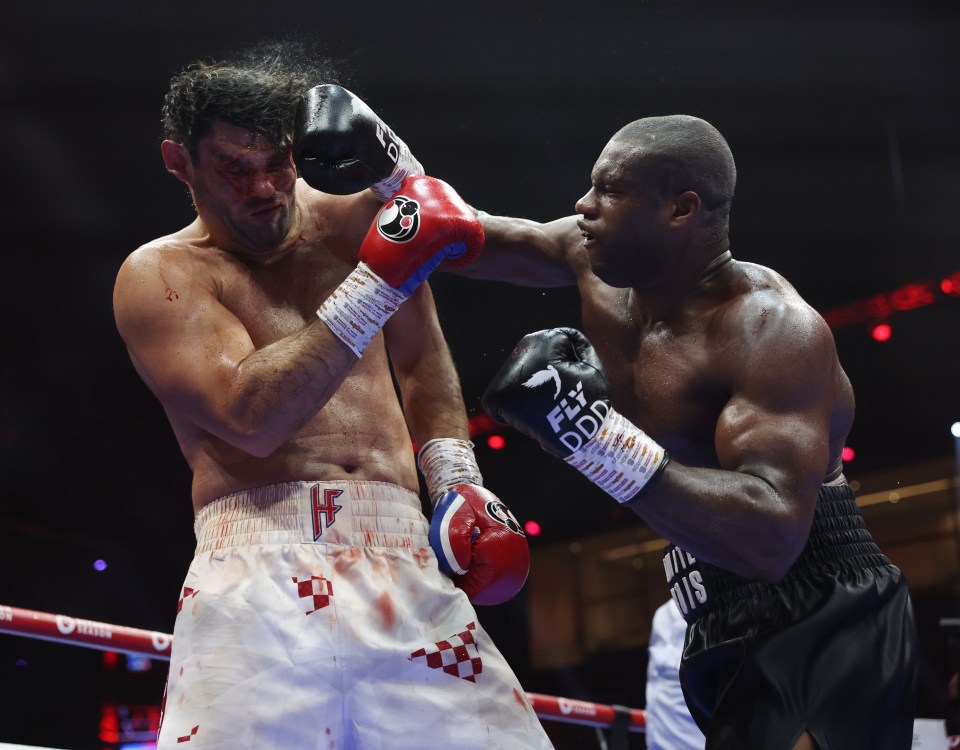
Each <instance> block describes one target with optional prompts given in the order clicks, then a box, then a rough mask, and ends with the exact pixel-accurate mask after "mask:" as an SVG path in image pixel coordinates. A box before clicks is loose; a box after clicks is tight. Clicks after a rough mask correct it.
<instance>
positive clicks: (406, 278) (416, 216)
mask: <svg viewBox="0 0 960 750" xmlns="http://www.w3.org/2000/svg"><path fill="white" fill-rule="evenodd" d="M482 249H483V227H482V226H481V225H480V220H479V219H477V216H476V214H474V212H473V211H471V210H470V207H469V206H467V204H466V203H465V202H464V201H463V199H462V198H461V197H460V196H459V195H457V193H456V191H455V190H454V189H453V188H451V187H450V186H449V185H448V184H447V183H445V182H443V181H441V180H438V179H436V178H434V177H426V176H424V175H414V176H412V177H407V178H406V179H405V180H404V181H403V183H402V185H401V186H400V191H399V192H398V193H397V194H396V195H394V196H393V198H391V199H390V200H389V201H387V202H386V203H385V204H384V205H383V207H382V208H381V209H380V211H379V212H378V213H377V216H376V218H375V219H374V221H373V224H371V225H370V229H369V230H368V231H367V236H366V238H364V240H363V244H361V245H360V254H359V258H360V262H359V263H358V264H357V268H356V269H355V270H354V271H353V272H352V273H351V274H350V275H349V276H347V278H346V279H344V281H343V283H342V284H340V286H338V287H337V288H336V289H335V290H334V291H333V294H331V295H330V296H329V297H328V298H327V299H326V301H324V303H323V305H321V307H320V309H319V310H317V314H318V315H319V316H320V318H321V319H322V320H323V321H324V322H325V323H326V324H327V325H328V326H329V327H330V329H331V330H332V331H333V332H334V333H335V334H336V335H337V337H338V338H339V339H340V340H341V341H343V342H344V343H345V344H346V345H347V346H349V347H350V348H351V349H352V350H353V352H354V353H355V354H356V355H357V356H358V357H360V356H362V355H363V351H364V350H365V349H366V347H367V345H368V344H369V343H370V340H371V339H372V338H373V337H374V335H376V333H377V331H379V330H380V329H381V328H382V327H383V324H384V323H386V321H387V319H388V318H389V317H390V316H391V315H392V314H393V313H394V312H396V310H397V308H398V307H399V306H400V305H401V304H402V303H403V302H404V301H405V300H406V299H407V298H408V297H409V296H410V295H411V294H413V292H414V290H415V289H416V288H417V287H418V286H419V285H420V283H421V282H422V281H423V280H424V279H425V278H427V276H429V275H430V273H432V272H433V270H434V269H435V268H436V267H437V266H438V265H440V264H441V263H446V264H447V265H449V266H458V265H464V264H467V263H471V262H473V260H474V259H475V258H476V257H477V255H479V254H480V251H481V250H482Z"/></svg>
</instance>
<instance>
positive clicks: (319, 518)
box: [310, 484, 343, 541]
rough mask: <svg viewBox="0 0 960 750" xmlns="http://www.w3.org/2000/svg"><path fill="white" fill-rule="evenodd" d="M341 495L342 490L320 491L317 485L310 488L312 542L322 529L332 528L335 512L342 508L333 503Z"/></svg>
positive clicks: (317, 537) (321, 532)
mask: <svg viewBox="0 0 960 750" xmlns="http://www.w3.org/2000/svg"><path fill="white" fill-rule="evenodd" d="M342 494H343V490H321V489H320V485H319V484H315V485H313V487H311V488H310V501H311V505H312V508H313V513H312V516H313V541H317V540H318V539H319V538H320V535H321V534H323V530H324V529H329V528H330V527H331V526H333V522H334V521H335V520H336V515H337V511H338V510H340V509H341V508H342V507H343V506H342V505H337V504H335V503H334V502H333V501H334V500H336V499H337V498H338V497H340V495H342Z"/></svg>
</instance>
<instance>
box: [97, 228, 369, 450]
mask: <svg viewBox="0 0 960 750" xmlns="http://www.w3.org/2000/svg"><path fill="white" fill-rule="evenodd" d="M174 290H175V291H174ZM114 313H115V316H116V321H117V327H118V329H119V331H120V335H121V336H122V337H123V339H124V341H125V342H126V344H127V348H128V349H129V351H130V356H131V358H132V359H133V362H134V364H135V366H136V368H137V370H138V371H139V372H140V374H141V375H142V376H143V378H144V380H145V381H146V383H147V384H148V385H149V386H150V388H151V389H152V390H153V391H154V393H155V394H156V395H157V397H158V398H159V399H160V401H161V402H162V403H163V405H164V408H165V409H166V410H167V412H168V414H169V415H170V416H171V418H172V419H173V420H174V421H181V422H182V421H189V422H191V423H193V424H194V425H196V426H197V427H198V428H200V429H202V430H205V431H206V432H209V433H210V434H212V435H214V436H216V437H218V438H220V439H222V440H224V441H226V442H227V443H229V444H231V445H233V446H236V447H237V448H240V449H241V450H244V451H246V452H247V453H250V454H252V455H254V456H260V457H263V456H268V455H270V454H271V453H272V452H273V451H274V450H276V449H277V448H278V447H279V446H281V445H282V444H283V443H285V442H286V441H287V440H288V439H289V438H290V437H291V436H292V435H293V434H294V433H295V432H296V431H297V429H299V428H300V427H301V426H302V425H303V424H304V423H305V422H306V421H307V420H308V419H310V417H312V416H313V415H314V414H315V413H316V412H317V410H319V409H320V408H321V407H322V406H323V405H324V404H325V403H326V402H327V401H328V400H329V398H330V397H331V396H332V395H333V393H334V392H335V391H336V389H337V387H338V386H339V385H340V383H341V382H342V381H343V379H344V377H345V376H346V374H347V373H348V372H349V371H350V369H351V368H352V367H353V365H354V364H355V363H356V362H357V359H356V357H355V356H354V355H353V353H352V352H350V350H349V349H348V348H347V347H346V346H345V345H344V344H343V343H342V342H341V341H340V340H339V339H338V338H336V337H335V336H334V335H333V334H332V333H331V331H330V329H329V328H328V327H327V326H326V325H324V323H323V322H322V321H320V320H319V319H315V320H313V321H312V322H310V323H308V324H307V325H305V326H304V327H303V328H301V329H300V330H298V331H296V332H294V333H292V334H291V335H288V336H286V337H284V338H282V339H279V340H278V341H275V342H273V343H271V344H269V345H267V346H263V347H261V348H259V349H258V348H257V347H256V346H255V345H254V343H253V341H252V340H251V338H250V335H249V333H248V332H247V330H246V328H245V327H244V325H243V324H242V323H241V322H240V320H238V319H237V317H236V316H234V315H233V313H231V312H230V311H229V310H228V309H227V308H226V307H224V306H223V305H222V304H221V303H220V301H219V299H218V296H217V290H216V285H215V282H214V280H213V279H212V277H211V276H210V274H209V273H208V272H207V271H206V269H205V267H204V266H203V264H202V263H199V262H198V261H197V260H196V259H193V258H191V257H190V254H189V252H188V251H186V250H184V249H183V248H179V247H175V246H173V247H169V246H168V247H153V246H147V247H145V248H142V249H141V250H139V251H137V252H136V253H134V254H133V255H131V256H130V257H129V258H128V259H127V261H126V262H125V263H124V264H123V266H122V268H121V270H120V273H119V275H118V278H117V283H116V286H115V289H114Z"/></svg>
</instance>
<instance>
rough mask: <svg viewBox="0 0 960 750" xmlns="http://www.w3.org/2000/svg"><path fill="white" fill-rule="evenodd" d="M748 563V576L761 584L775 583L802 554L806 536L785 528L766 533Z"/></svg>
mask: <svg viewBox="0 0 960 750" xmlns="http://www.w3.org/2000/svg"><path fill="white" fill-rule="evenodd" d="M764 536H765V538H764V540H763V542H762V543H760V544H758V545H756V550H755V554H754V555H753V556H752V558H751V560H750V561H749V562H748V566H749V568H750V572H749V573H748V575H749V576H750V577H752V578H756V579H757V580H759V581H762V582H763V583H777V582H778V581H780V580H782V579H783V577H784V576H785V575H786V574H787V573H788V572H789V571H790V569H791V568H792V567H793V564H794V563H795V562H796V561H797V559H798V558H799V557H800V553H801V552H803V548H804V545H805V544H806V541H807V535H806V534H801V533H799V532H798V531H797V530H796V529H793V528H785V529H781V530H779V531H777V532H768V533H767V534H765V535H764Z"/></svg>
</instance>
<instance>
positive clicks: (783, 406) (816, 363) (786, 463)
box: [715, 341, 833, 508]
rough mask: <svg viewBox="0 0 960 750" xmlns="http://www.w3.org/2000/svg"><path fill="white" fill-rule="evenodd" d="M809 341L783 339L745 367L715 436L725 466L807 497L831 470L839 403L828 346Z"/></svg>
mask: <svg viewBox="0 0 960 750" xmlns="http://www.w3.org/2000/svg"><path fill="white" fill-rule="evenodd" d="M803 347H804V350H803V351H797V350H795V349H792V348H791V347H790V346H789V344H788V345H779V346H776V347H773V348H771V350H770V351H768V352H765V353H764V354H763V355H762V358H761V357H760V355H759V354H758V355H755V356H754V357H751V358H749V359H748V360H747V361H746V362H745V363H744V364H743V365H742V366H741V367H739V368H738V370H739V372H740V375H739V376H738V377H737V379H736V382H735V385H734V388H733V392H732V394H731V396H730V398H729V400H728V401H727V403H726V405H725V406H724V408H723V411H722V412H721V415H720V419H719V420H718V422H717V428H716V435H715V439H716V452H717V458H718V460H719V463H720V466H721V468H724V469H727V470H731V471H740V472H744V473H747V474H752V475H754V476H757V477H759V478H760V479H763V480H764V481H766V482H767V483H768V484H770V485H771V486H772V487H773V488H774V489H775V490H777V492H778V494H779V495H780V496H781V497H783V498H784V499H785V500H787V501H791V500H795V501H796V502H800V503H802V502H804V501H805V499H809V498H810V497H811V495H812V494H815V493H816V490H817V488H819V486H820V484H821V483H822V481H823V479H824V476H825V474H826V471H827V465H828V462H829V435H830V414H831V409H832V404H833V401H832V399H833V395H832V389H831V385H830V384H831V382H832V376H831V372H832V370H831V358H830V356H829V352H828V351H827V348H826V347H825V346H824V343H823V342H817V341H807V342H804V344H803ZM758 360H759V361H758ZM811 508H812V506H811Z"/></svg>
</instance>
